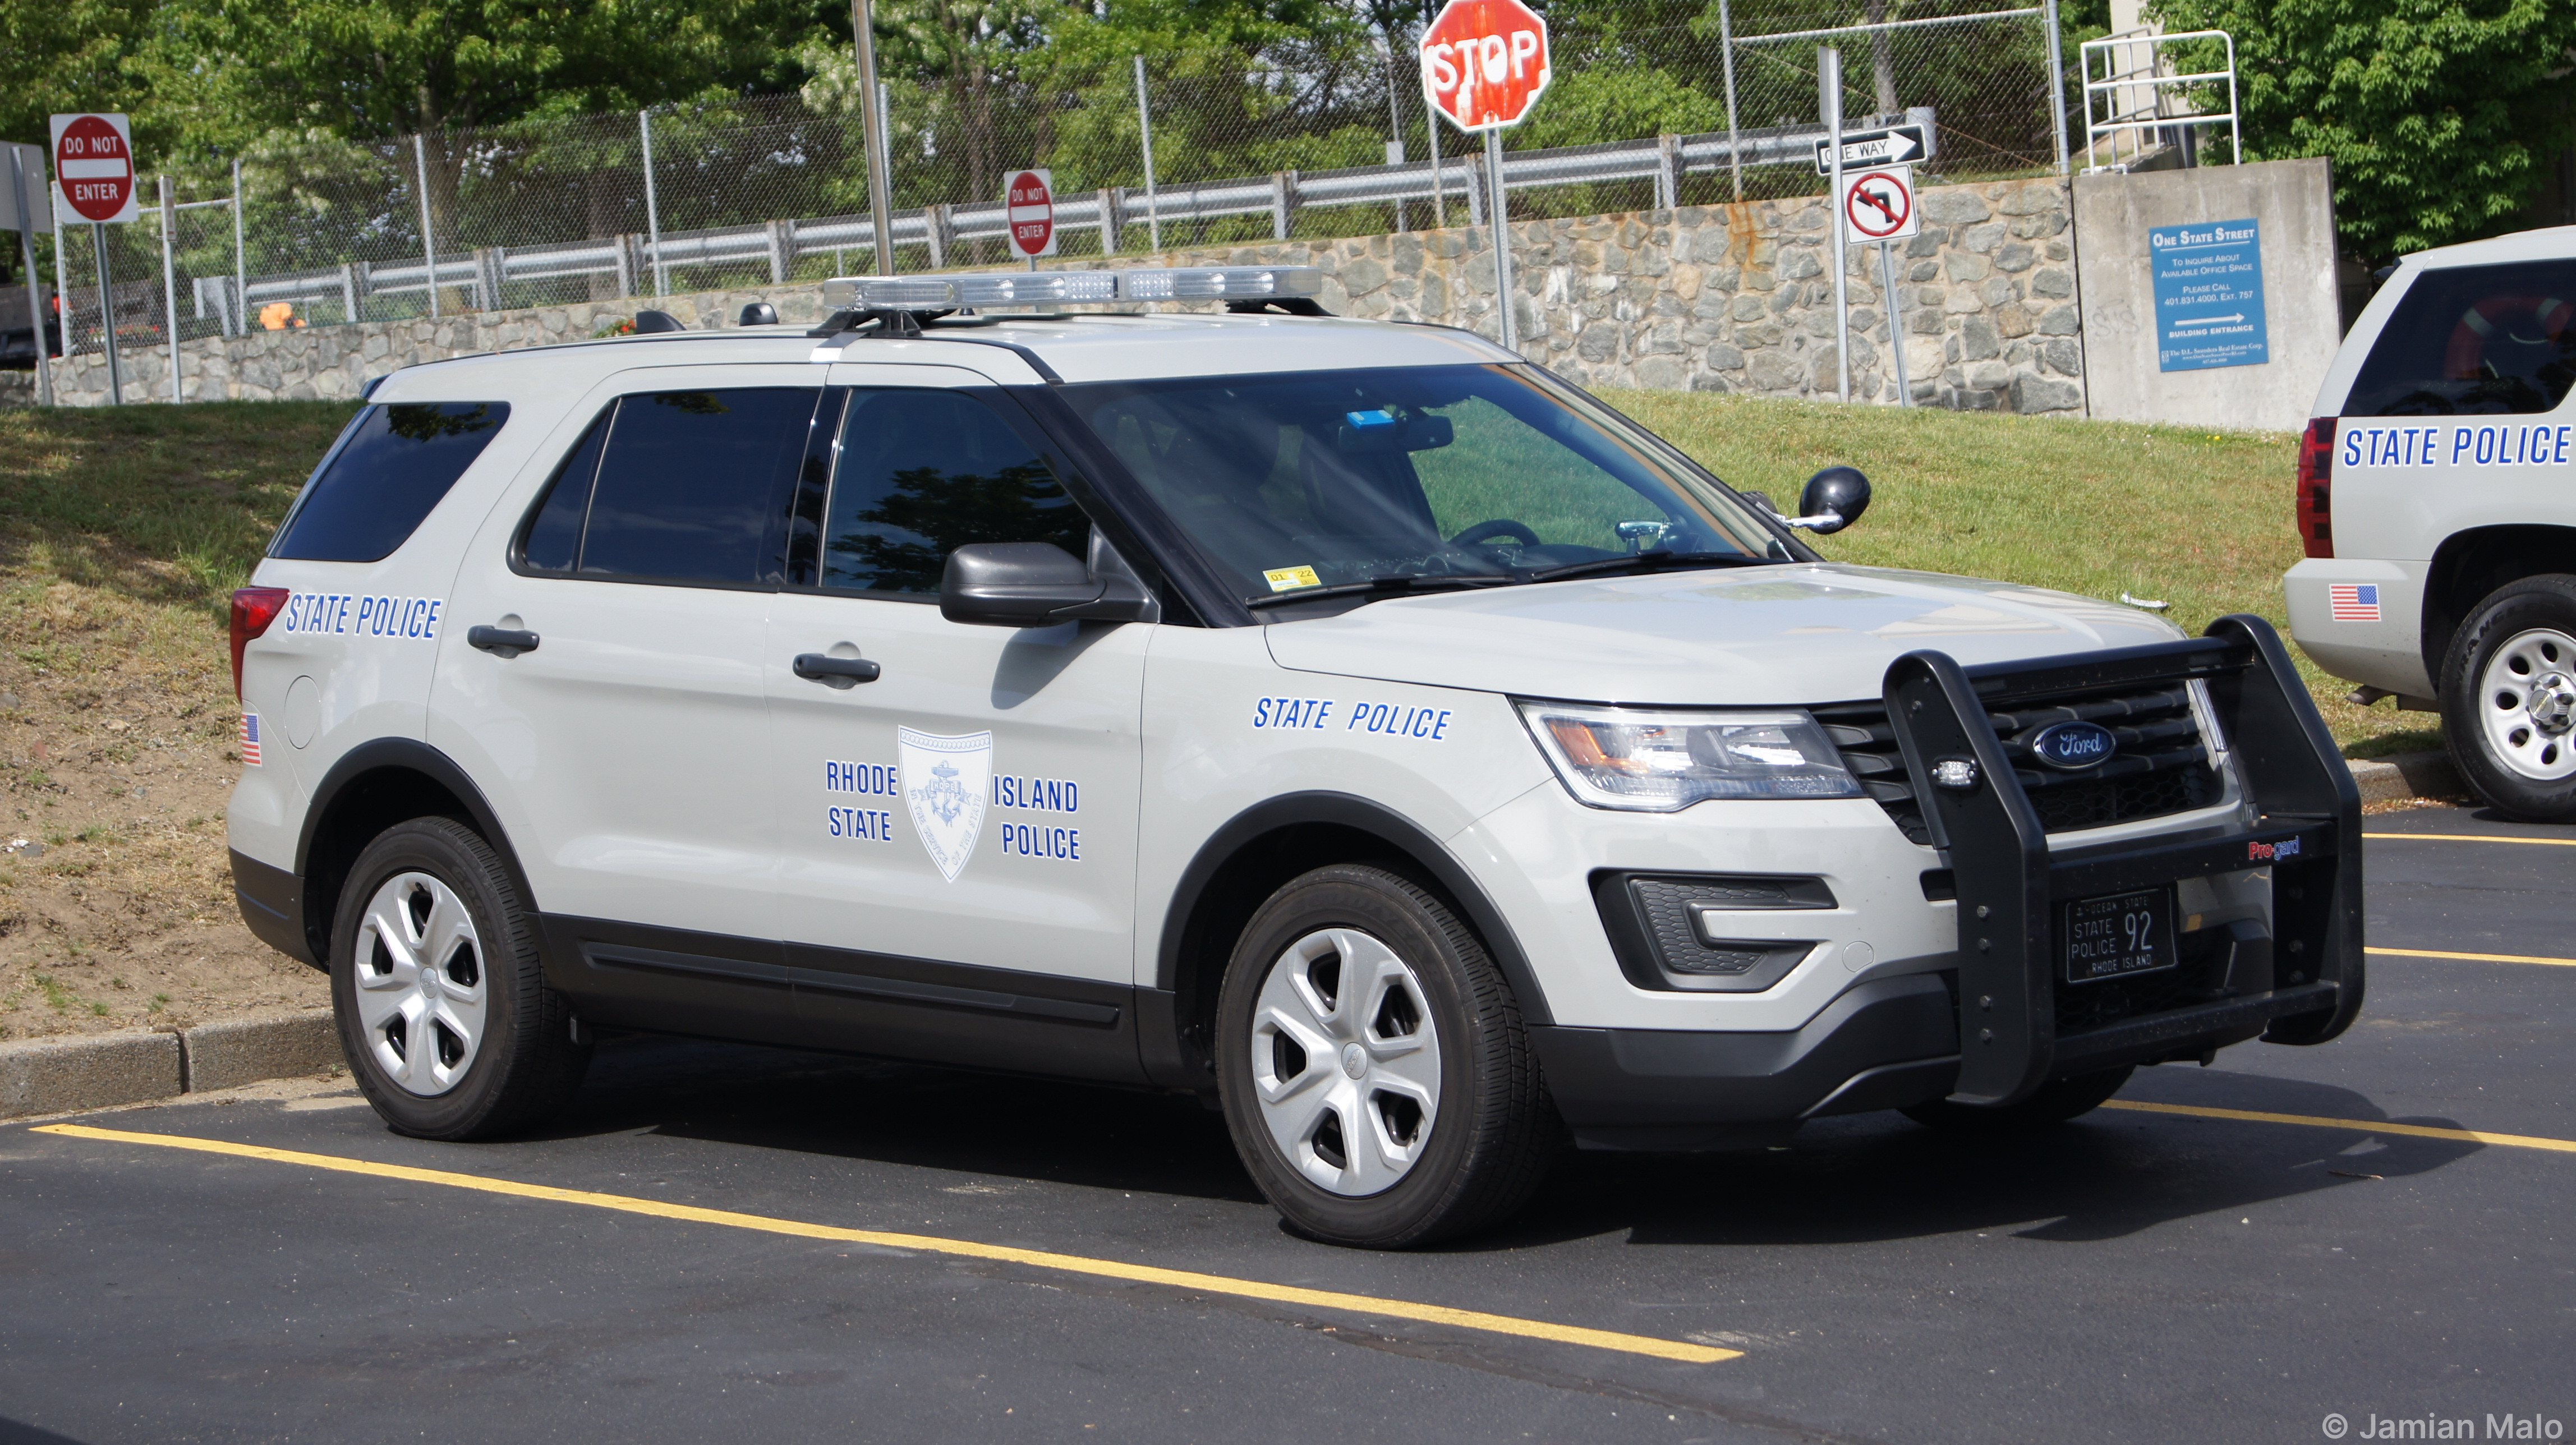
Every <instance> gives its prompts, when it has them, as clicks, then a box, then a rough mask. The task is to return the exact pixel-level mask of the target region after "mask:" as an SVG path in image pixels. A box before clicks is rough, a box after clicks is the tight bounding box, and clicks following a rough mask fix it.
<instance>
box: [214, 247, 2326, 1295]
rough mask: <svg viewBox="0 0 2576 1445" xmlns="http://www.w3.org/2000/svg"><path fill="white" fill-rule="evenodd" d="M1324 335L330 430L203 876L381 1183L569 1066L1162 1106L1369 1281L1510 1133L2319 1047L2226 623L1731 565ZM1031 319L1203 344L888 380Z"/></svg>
mask: <svg viewBox="0 0 2576 1445" xmlns="http://www.w3.org/2000/svg"><path fill="white" fill-rule="evenodd" d="M1316 281H1317V277H1316V276H1315V274H1314V273H1312V272H1302V271H1293V270H1265V269H1258V268H1255V269H1249V270H1241V271H1207V272H1170V271H1149V272H1124V273H1105V272H1102V273H1047V274H1044V275H1034V276H1033V275H1027V274H1021V275H991V276H963V277H954V278H944V277H911V276H907V277H901V278H894V279H891V280H885V281H877V280H865V281H859V282H848V283H842V284H841V286H840V288H839V289H840V290H841V291H842V292H843V293H844V294H845V295H848V296H849V297H850V298H851V300H852V301H853V302H854V303H855V304H853V305H851V307H850V308H849V309H848V310H846V311H844V312H843V313H841V314H840V315H838V316H836V317H835V318H834V319H833V320H832V321H831V322H829V323H827V324H826V325H825V326H824V327H822V328H821V329H820V330H819V331H817V332H816V333H813V334H811V335H797V334H794V333H787V332H782V331H779V330H776V329H774V328H762V327H746V328H742V329H735V330H726V331H721V332H696V333H678V334H663V335H648V336H640V337H635V338H629V339H623V340H614V341H603V342H594V343H586V344H580V345H573V346H566V347H560V348H553V349H548V350H538V351H524V352H516V353H510V354H505V355H498V356H486V357H475V358H467V359H461V360H455V361H446V362H440V363H437V364H434V365H427V366H419V367H412V368H408V369H406V370H403V371H400V372H398V373H396V374H394V375H393V376H392V377H391V378H390V379H388V380H387V381H385V382H384V383H383V385H382V386H381V388H379V389H378V390H376V391H375V393H374V394H373V396H372V398H371V401H370V404H369V405H368V407H367V408H366V409H365V410H364V411H362V412H361V413H360V415H359V416H358V417H357V419H356V420H355V421H353V422H352V423H351V425H350V427H349V429H348V431H347V433H346V434H345V435H344V436H343V437H342V438H341V440H340V442H339V444H338V446H337V447H336V448H335V449H334V450H333V452H332V453H331V455H330V456H329V457H328V458H326V459H325V460H324V462H323V463H322V465H321V467H320V468H319V469H318V470H317V471H316V473H315V475H314V478H313V480H312V481H311V482H310V483H309V484H308V486H307V487H306V489H305V492H304V493H303V495H302V497H301V498H300V499H299V500H298V502H297V503H296V505H295V507H294V509H293V510H292V512H291V513H290V514H289V515H288V517H287V518H286V521H285V523H284V525H283V526H282V527H281V529H280V531H279V533H278V536H277V540H276V542H275V544H274V546H273V547H272V549H271V551H270V554H269V556H268V558H267V559H266V560H265V561H264V562H262V563H261V565H260V567H259V569H258V571H257V573H256V574H255V577H254V579H253V581H254V585H253V586H251V587H248V588H245V589H244V590H243V591H242V592H241V594H240V595H239V596H238V597H237V598H236V601H235V610H234V631H233V647H234V656H235V659H236V663H237V667H238V676H239V678H240V683H241V690H242V698H243V706H244V710H245V717H244V721H243V728H244V743H245V748H244V751H245V759H246V761H247V762H248V763H249V764H250V766H248V767H246V768H245V770H244V775H243V778H242V781H241V784H240V786H239V788H238V790H237V791H236V792H235V794H234V797H233V801H232V808H231V814H230V824H231V842H232V847H233V850H234V852H233V871H234V877H235V880H236V883H237V886H238V889H239V892H240V895H241V900H242V912H243V915H244V917H245V918H247V919H249V920H250V922H251V925H252V927H253V928H254V929H255V930H257V931H258V932H259V933H260V934H261V936H262V937H264V938H267V939H268V940H270V941H271V942H272V943H274V944H275V945H276V946H277V947H279V948H281V949H284V950H286V951H287V952H289V953H292V954H295V955H297V956H298V957H301V958H304V959H306V960H308V961H310V962H313V963H315V964H317V965H320V966H324V967H327V968H328V969H329V970H330V972H331V983H332V993H333V998H334V1002H335V1005H336V1007H337V1010H338V1013H339V1020H340V1028H341V1036H342V1039H343V1042H344V1044H345V1046H346V1049H347V1052H348V1056H349V1058H350V1060H351V1063H352V1067H353V1069H354V1070H355V1073H356V1076H357V1079H358V1081H359V1083H360V1085H361V1086H362V1087H363V1088H364V1089H365V1090H366V1092H367V1095H368V1097H369V1099H370V1100H372V1101H373V1103H374V1104H375V1106H376V1108H377V1110H378V1111H379V1112H380V1113H381V1114H382V1115H383V1116H384V1118H385V1119H386V1120H387V1121H388V1122H389V1123H390V1124H391V1125H392V1126H393V1127H395V1128H397V1129H400V1130H403V1131H405V1132H408V1133H414V1134H420V1135H425V1136H430V1137H436V1138H473V1137H482V1136H486V1135H490V1134H493V1133H497V1132H502V1131H505V1130H509V1129H513V1128H519V1127H525V1126H526V1125H527V1124H529V1123H530V1122H532V1121H533V1120H535V1119H537V1118H539V1117H541V1116H542V1115H543V1114H544V1113H545V1112H546V1111H547V1110H548V1109H550V1108H552V1107H554V1106H555V1105H556V1104H557V1103H559V1102H560V1101H561V1100H562V1099H563V1098H564V1097H565V1096H566V1095H567V1093H568V1092H569V1091H570V1090H571V1089H572V1088H573V1087H574V1086H575V1085H576V1084H577V1083H578V1081H579V1079H580V1077H581V1073H582V1070H583V1067H584V1065H585V1062H586V1060H587V1059H588V1057H589V1049H590V1041H591V1040H592V1039H593V1038H594V1037H595V1035H596V1033H597V1031H598V1030H601V1029H631V1030H651V1031H657V1032H664V1033H677V1034H690V1035H696V1036H701V1037H710V1038H728V1039H745V1040H756V1041H761V1042H768V1043H777V1044H787V1045H795V1046H801V1047H808V1048H819V1049H835V1050H843V1051H847V1052H851V1053H862V1054H873V1055H879V1056H885V1057H893V1058H903V1059H916V1060H924V1061H930V1062H935V1063H943V1064H955V1065H967V1066H972V1067H979V1068H988V1069H998V1070H1007V1071H1011V1072H1016V1073H1021V1074H1027V1075H1033V1076H1040V1077H1045V1078H1053V1079H1071V1080H1087V1081H1093V1082H1099V1083H1108V1084H1117V1085H1125V1086H1132V1087H1141V1088H1155V1089H1167V1090H1180V1091H1187V1092H1191V1093H1198V1094H1204V1095H1212V1096H1214V1097H1215V1098H1216V1099H1218V1100H1219V1101H1221V1102H1222V1105H1223V1107H1224V1110H1225V1115H1226V1119H1227V1122H1228V1124H1229V1126H1230V1128H1231V1129H1232V1132H1233V1135H1234V1138H1235V1140H1236V1143H1237V1146H1238V1147H1239V1149H1240V1150H1241V1153H1242V1156H1243V1159H1244V1163H1245V1166H1246V1168H1247V1169H1248V1170H1249V1171H1250V1173H1251V1175H1252V1177H1253V1178H1254V1179H1255V1180H1256V1181H1257V1182H1258V1184H1259V1185H1260V1187H1261V1188H1262V1189H1263V1191H1264V1192H1265V1193H1266V1194H1267V1195H1268V1196H1269V1198H1270V1199H1271V1200H1273V1201H1274V1202H1275V1203H1276V1204H1277V1205H1278V1206H1279V1208H1280V1209H1281V1211H1282V1212H1283V1213H1285V1214H1286V1215H1287V1216H1288V1217H1289V1218H1290V1219H1291V1220H1293V1221H1294V1222H1295V1223H1296V1225H1297V1226H1298V1227H1299V1228H1301V1229H1303V1230H1305V1231H1307V1232H1308V1233H1310V1234H1312V1235H1315V1236H1317V1237H1320V1238H1325V1239H1331V1240H1337V1241H1342V1242H1347V1243H1353V1244H1362V1245H1373V1246H1390V1245H1404V1244H1414V1243H1420V1242H1423V1241H1426V1240H1431V1239H1436V1238H1439V1237H1442V1236H1444V1235H1448V1234H1454V1233H1457V1232H1459V1231H1461V1230H1465V1229H1470V1228H1474V1227H1476V1226H1477V1225H1479V1224H1482V1223H1485V1222H1487V1221H1490V1220H1493V1219H1495V1218H1497V1217H1499V1216H1500V1215H1502V1214H1503V1213H1505V1212H1507V1211H1509V1210H1510V1209H1511V1208H1513V1207H1514V1206H1515V1205H1516V1204H1517V1203H1518V1202H1519V1201H1520V1200H1521V1199H1523V1198H1525V1197H1526V1196H1527V1194H1528V1192H1529V1190H1530V1189H1531V1188H1532V1187H1533V1186H1534V1184H1535V1182H1536V1180H1537V1179H1538V1177H1539V1172H1540V1170H1541V1168H1542V1167H1543V1166H1544V1164H1545V1162H1546V1161H1547V1159H1548V1158H1549V1157H1550V1154H1551V1151H1552V1150H1553V1148H1554V1147H1555V1144H1556V1142H1557V1141H1558V1140H1559V1139H1560V1138H1562V1137H1564V1136H1565V1135H1566V1134H1567V1133H1570V1134H1571V1136H1572V1137H1573V1138H1574V1139H1575V1140H1576V1141H1578V1142H1580V1143H1582V1144H1585V1145H1588V1146H1592V1147H1601V1148H1640V1149H1692V1148H1709V1147H1719V1146H1727V1145H1742V1144H1749V1143H1762V1142H1769V1141H1774V1140H1777V1139H1779V1138H1781V1137H1782V1136H1784V1135H1785V1134H1786V1133H1788V1132H1789V1131H1791V1130H1794V1129H1796V1128H1797V1127H1798V1126H1799V1124H1800V1122H1801V1121H1803V1120H1805V1119H1808V1118H1812V1117H1818V1116H1823V1115H1831V1114H1846V1113H1854V1112H1860V1111H1865V1110H1878V1109H1904V1110H1907V1111H1909V1112H1911V1113H1912V1114H1913V1115H1914V1116H1915V1117H1917V1118H1919V1119H1921V1120H1923V1121H1925V1122H1927V1123H1930V1124H1933V1125H1936V1126H1939V1127H1944V1128H1966V1129H1980V1130H1990V1129H1995V1128H2003V1127H2014V1126H2029V1125H2034V1124H2042V1123H2047V1122H2051V1121H2054V1120H2059V1119H2064V1118H2067V1117H2070V1116H2072V1115H2074V1114H2078V1113H2081V1112H2083V1111H2084V1110H2086V1109H2089V1108H2091V1107H2093V1106H2094V1105H2095V1104H2097V1103H2099V1102H2101V1101H2102V1100H2103V1099H2104V1098H2105V1097H2107V1096H2108V1095H2109V1094H2110V1093H2111V1092H2112V1091H2113V1090H2114V1089H2116V1088H2118V1087H2119V1085H2120V1083H2121V1081H2122V1080H2123V1079H2125V1078H2126V1077H2127V1076H2128V1074H2129V1071H2130V1070H2131V1069H2132V1068H2134V1067H2136V1066H2138V1065H2141V1064H2150V1063H2156V1062H2160V1061H2165V1060H2172V1059H2200V1060H2205V1059H2207V1058H2208V1057H2209V1056H2210V1055H2211V1054H2212V1053H2213V1052H2214V1051H2215V1050H2217V1049H2218V1048H2221V1047H2224V1046H2227V1045H2230V1044H2235V1043H2238V1042H2242V1041H2245V1040H2248V1039H2253V1038H2256V1037H2262V1038H2266V1039H2269V1040H2272V1041H2274V1042H2279V1043H2290V1044H2310V1043H2319V1042H2323V1041H2325V1040H2327V1039H2331V1038H2333V1037H2335V1036H2336V1035H2337V1034H2339V1033H2341V1032H2342V1031H2343V1030H2344V1029H2345V1028H2346V1027H2348V1026H2349V1025H2350V1024H2351V1022H2352V1020H2353V1017H2354V1016H2355V1014H2356V1013H2357V1012H2358V1010H2359V1008H2360V1006H2361V996H2362V950H2361V915H2360V911H2359V874H2358V866H2359V857H2358V851H2357V849H2358V844H2357V842H2356V836H2357V830H2358V827H2359V810H2358V803H2357V800H2356V797H2355V794H2354V790H2353V787H2352V782H2351V778H2350V776H2349V774H2348V773H2347V772H2346V771H2345V770H2344V768H2343V767H2342V765H2341V763H2340V762H2339V761H2338V760H2337V759H2336V758H2335V757H2334V754H2333V748H2332V744H2331V742H2330V740H2329V739H2328V738H2327V736H2326V734H2325V732H2324V729H2323V726H2322V724H2320V723H2319V721H2318V719H2317V716H2316V713H2315V709H2314V708H2313V706H2312V705H2310V703H2309V702H2308V700H2307V695H2306V693H2305V691H2304V690H2303V689H2302V688H2301V687H2300V686H2299V684H2298V681H2297V679H2296V677H2295V675H2294V673H2293V671H2292V669H2291V665H2290V663H2289V660H2288V657H2287V655H2286V653H2285V652H2284V651H2283V648H2282V645H2281V643H2280V641H2279V639H2278V638H2277V637H2275V636H2274V635H2273V634H2272V632H2271V630H2270V629H2269V628H2267V627H2265V626H2264V625H2263V624H2262V623H2261V622H2260V621H2259V620H2256V619H2251V618H2229V619H2224V620H2222V621H2221V622H2220V623H2219V624H2217V625H2216V627H2214V628H2213V630H2212V633H2211V635H2209V636H2206V637H2201V638H2185V637H2182V636H2181V635H2179V634H2178V633H2177V632H2176V631H2175V630H2174V629H2173V628H2172V627H2171V626H2170V625H2168V624H2166V623H2164V622H2162V621H2159V620H2157V619H2155V618H2153V617H2151V616H2148V615H2146V614H2143V613H2140V612H2136V611H2133V610H2129V609H2126V608H2122V607H2119V606H2115V605H2111V604H2107V603H2102V602H2097V601H2091V600H2088V599H2085V598H2081V597H2071V596H2067V595H2064V594H2062V593H2054V592H2045V591H2039V590H2036V589H2032V588H2028V587H2020V586H2014V585H2011V584H2007V583H2000V582H1979V581H1973V580H1969V579H1965V578H1958V577H1942V576H1933V575H1929V574H1923V573H1909V572H1895V571H1882V570H1875V569H1871V568H1866V567H1855V566H1844V565H1836V564H1833V563H1829V562H1826V561H1823V560H1822V559H1820V558H1819V557H1818V556H1817V555H1816V554H1815V553H1814V552H1813V551H1812V550H1811V549H1809V548H1808V547H1807V546H1806V544H1805V543H1804V542H1803V541H1802V540H1800V538H1801V535H1802V531H1804V530H1815V531H1824V530H1831V529H1834V528H1837V527H1839V526H1841V525H1843V524H1844V523H1845V522H1847V521H1849V520H1851V519H1852V518H1855V517H1857V516H1858V515H1859V513H1860V509H1861V507H1862V506H1863V505H1865V503H1866V501H1867V496H1868V492H1867V483H1866V481H1864V480H1863V479H1862V478H1861V477H1860V476H1859V475H1858V474H1857V473H1855V472H1852V471H1850V470H1849V469H1828V470H1827V471H1825V472H1822V473H1820V474H1818V476H1817V477H1816V479H1815V480H1814V481H1813V482H1811V483H1810V485H1809V487H1808V490H1807V495H1806V498H1805V499H1804V506H1803V507H1802V508H1801V510H1802V511H1803V512H1804V513H1805V515H1803V516H1800V517H1798V518H1795V519H1789V518H1782V517H1779V516H1776V515H1774V514H1773V513H1772V512H1771V511H1770V510H1769V509H1768V507H1767V505H1757V504H1756V503H1754V502H1752V501H1749V500H1748V499H1747V498H1746V497H1745V496H1743V495H1741V494H1738V493H1736V492H1734V491H1731V490H1729V489H1728V488H1727V487H1726V486H1724V485H1723V484H1722V483H1720V482H1719V481H1718V480H1717V479H1716V478H1714V477H1712V476H1710V475H1708V474H1707V473H1706V472H1704V471H1702V470H1701V469H1699V468H1698V467H1696V466H1694V465H1693V464H1692V463H1691V462H1690V461H1689V460H1688V459H1687V458H1686V457H1684V456H1683V455H1682V454H1681V453H1679V452H1678V451H1676V450H1674V449H1673V448H1672V447H1670V446H1668V445H1666V444H1665V443H1663V442H1661V441H1659V440H1658V439H1656V438H1655V437H1654V436H1653V435H1652V434H1650V433H1648V432H1646V431H1645V430H1643V429H1642V428H1640V427H1638V426H1636V425H1635V424H1633V423H1631V422H1629V421H1628V420H1626V419H1625V418H1623V417H1621V416H1619V415H1618V414H1617V413H1615V412H1613V411H1611V410H1609V409H1608V408H1606V407H1604V406H1603V405H1601V404H1600V403H1599V402H1598V401H1596V400H1595V399H1593V398H1591V397H1589V396H1587V395H1585V394H1584V393H1582V392H1581V391H1579V390H1576V389H1575V388H1573V387H1570V386H1568V385H1566V384H1564V383H1563V382H1561V381H1559V380H1557V379H1556V378H1554V377H1552V376H1550V375H1549V374H1548V373H1546V372H1545V371H1543V370H1541V369H1539V368H1537V367H1533V366H1531V365H1529V364H1528V363H1526V362H1524V361H1522V360H1521V359H1520V358H1518V357H1516V356H1514V355H1512V354H1511V353H1509V352H1506V351H1503V350H1501V349H1499V348H1497V347H1495V346H1493V345H1491V344H1489V343H1487V342H1484V341H1482V340H1479V339H1477V338H1476V337H1474V336H1471V335H1469V334H1467V333H1464V332H1459V331H1452V330H1448V329H1445V328H1438V327H1421V326H1399V325H1385V324H1377V323H1367V322H1357V321H1346V320H1337V319H1333V318H1327V317H1322V316H1319V315H1314V314H1311V313H1312V312H1313V305H1312V303H1311V301H1309V300H1306V299H1305V298H1306V297H1307V296H1309V295H1311V292H1312V289H1313V287H1314V285H1315V284H1316ZM1082 287H1090V288H1092V294H1094V295H1096V296H1098V297H1099V299H1109V298H1110V297H1111V296H1116V297H1119V298H1124V299H1129V300H1135V299H1141V298H1148V297H1157V296H1159V297H1171V296H1174V295H1180V296H1190V295H1198V296H1213V297H1216V298H1219V299H1229V300H1231V302H1232V304H1233V305H1234V307H1235V311H1234V312H1233V313H1232V314H1226V315H1194V314H1171V313H1164V314H1145V315H1073V314H1063V313H1058V314H1039V315H1013V316H1004V317H994V316H989V315H987V316H956V315H943V314H941V313H945V312H947V311H948V310H949V309H950V308H953V307H956V306H958V305H960V304H975V303H978V302H981V303H983V304H999V303H1001V302H1002V301H1003V300H1004V299H1006V297H1007V298H1008V299H1011V300H1015V301H1018V302H1025V301H1027V300H1029V299H1032V293H1035V294H1036V295H1038V296H1043V297H1046V298H1048V299H1055V300H1078V299H1082V298H1081V296H1079V295H1074V294H1069V293H1073V292H1076V291H1078V290H1079V288H1082ZM1051 288H1053V289H1051ZM997 293H999V294H997ZM1283 313H1297V314H1283ZM853 1127H854V1128H863V1127H864V1123H863V1121H853Z"/></svg>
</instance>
